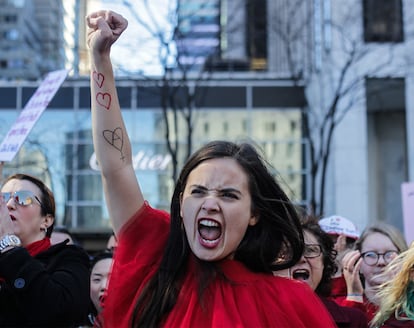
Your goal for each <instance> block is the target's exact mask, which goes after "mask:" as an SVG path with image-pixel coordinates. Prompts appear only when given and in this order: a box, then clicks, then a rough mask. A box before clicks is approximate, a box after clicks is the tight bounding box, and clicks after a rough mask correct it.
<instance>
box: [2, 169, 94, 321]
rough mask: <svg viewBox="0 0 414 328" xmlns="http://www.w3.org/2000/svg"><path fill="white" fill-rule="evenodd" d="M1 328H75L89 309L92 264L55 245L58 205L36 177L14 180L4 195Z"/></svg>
mask: <svg viewBox="0 0 414 328" xmlns="http://www.w3.org/2000/svg"><path fill="white" fill-rule="evenodd" d="M0 195H1V196H0V326H1V327H10V326H12V327H15V326H18V327H28V326H36V327H70V326H74V325H77V324H80V323H82V321H83V320H84V318H85V317H86V316H87V309H88V304H89V258H88V255H87V254H86V253H85V252H84V251H83V250H82V249H81V248H80V247H77V246H74V245H66V243H65V242H63V243H60V244H57V245H53V246H52V245H51V243H50V235H51V233H52V231H53V226H54V219H55V200H54V196H53V193H52V192H51V191H50V189H49V188H48V187H47V186H46V185H45V184H44V183H43V182H42V181H41V180H39V179H37V178H36V177H33V176H30V175H27V174H14V175H12V176H9V177H8V178H6V179H5V181H4V184H3V186H2V187H1V194H0Z"/></svg>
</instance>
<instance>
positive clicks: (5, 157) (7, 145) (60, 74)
mask: <svg viewBox="0 0 414 328" xmlns="http://www.w3.org/2000/svg"><path fill="white" fill-rule="evenodd" d="M67 74H68V71H67V70H59V71H54V72H50V73H49V74H47V75H46V77H45V79H44V80H43V82H42V83H41V84H40V86H39V87H38V88H37V90H36V92H35V93H34V94H33V95H32V97H31V98H30V99H29V101H28V102H27V104H26V106H25V107H24V108H23V110H22V112H21V113H20V115H19V117H18V118H17V120H16V121H15V122H14V124H13V125H12V126H11V128H10V130H9V132H8V133H7V135H6V137H5V138H4V140H3V142H2V143H1V145H0V161H5V162H9V161H11V160H12V159H13V158H14V156H16V154H17V152H18V151H19V149H20V147H21V146H22V144H23V142H24V141H25V139H26V138H27V136H28V135H29V133H30V131H31V130H32V128H33V126H34V125H35V123H36V122H37V120H38V119H39V117H40V115H42V113H43V111H44V110H45V109H46V107H47V106H48V105H49V102H50V101H51V100H52V98H53V97H54V96H55V94H56V92H57V91H58V89H59V87H60V86H61V84H62V83H63V81H64V80H65V79H66V76H67Z"/></svg>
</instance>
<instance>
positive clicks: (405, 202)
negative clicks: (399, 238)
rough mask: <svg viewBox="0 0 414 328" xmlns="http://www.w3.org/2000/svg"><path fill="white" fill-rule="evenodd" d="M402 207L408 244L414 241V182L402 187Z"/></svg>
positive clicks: (404, 184) (406, 183)
mask: <svg viewBox="0 0 414 328" xmlns="http://www.w3.org/2000/svg"><path fill="white" fill-rule="evenodd" d="M401 193H402V206H403V217H404V235H405V238H406V240H407V243H408V244H410V243H411V242H412V241H414V182H405V183H403V184H402V185H401Z"/></svg>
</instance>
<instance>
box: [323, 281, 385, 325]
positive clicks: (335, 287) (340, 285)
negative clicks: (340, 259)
mask: <svg viewBox="0 0 414 328" xmlns="http://www.w3.org/2000/svg"><path fill="white" fill-rule="evenodd" d="M346 296H347V288H346V281H345V278H344V276H343V275H342V276H340V277H337V278H334V279H332V290H331V296H330V299H332V300H333V301H335V302H336V303H337V304H339V305H341V306H346V307H351V308H356V309H360V310H362V311H364V313H365V314H366V315H367V318H368V322H370V321H371V320H372V319H373V318H374V316H375V313H376V312H377V310H378V307H377V306H376V305H374V304H372V303H370V302H369V301H368V299H367V298H366V297H365V296H364V303H360V302H355V301H349V300H347V299H346Z"/></svg>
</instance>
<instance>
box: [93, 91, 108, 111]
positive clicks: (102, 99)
mask: <svg viewBox="0 0 414 328" xmlns="http://www.w3.org/2000/svg"><path fill="white" fill-rule="evenodd" d="M96 101H97V103H98V104H99V105H101V106H102V107H105V108H106V109H109V107H111V95H110V94H109V93H102V92H98V93H97V94H96Z"/></svg>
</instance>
